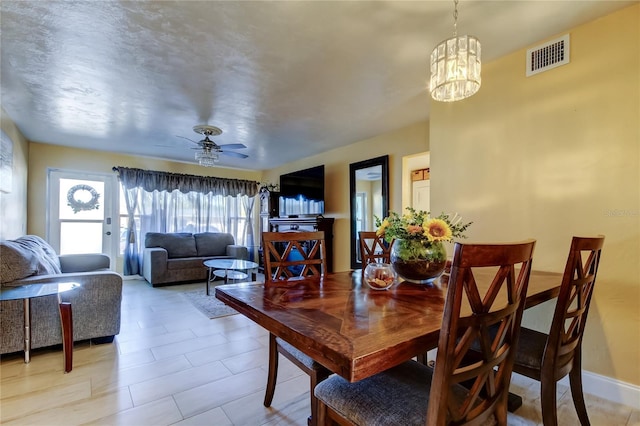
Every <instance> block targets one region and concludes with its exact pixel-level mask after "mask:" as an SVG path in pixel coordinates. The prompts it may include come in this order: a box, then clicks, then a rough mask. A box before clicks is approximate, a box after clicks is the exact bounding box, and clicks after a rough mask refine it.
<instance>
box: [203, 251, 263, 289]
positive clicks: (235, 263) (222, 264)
mask: <svg viewBox="0 0 640 426" xmlns="http://www.w3.org/2000/svg"><path fill="white" fill-rule="evenodd" d="M204 266H206V267H207V268H209V278H208V279H207V296H208V295H209V286H210V284H211V282H212V281H213V280H214V279H215V277H220V278H223V279H224V283H225V284H227V282H228V281H229V280H230V279H231V280H238V279H247V278H248V274H246V273H244V272H242V271H249V270H251V269H256V268H258V264H257V263H256V262H252V261H250V260H243V259H210V260H205V261H204ZM252 275H253V279H254V280H255V272H254V273H253V274H252Z"/></svg>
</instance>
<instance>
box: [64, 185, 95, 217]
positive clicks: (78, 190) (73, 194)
mask: <svg viewBox="0 0 640 426" xmlns="http://www.w3.org/2000/svg"><path fill="white" fill-rule="evenodd" d="M83 192H88V193H89V194H90V195H91V199H90V200H89V201H83V199H85V197H81V198H77V195H82V193H83ZM99 198H100V194H98V191H96V190H95V188H94V187H92V186H91V185H84V184H83V185H74V186H72V187H71V189H69V192H67V205H68V206H69V207H71V210H73V212H74V213H78V212H81V211H84V210H93V209H98V208H100V204H98V199H99Z"/></svg>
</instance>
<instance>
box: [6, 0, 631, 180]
mask: <svg viewBox="0 0 640 426" xmlns="http://www.w3.org/2000/svg"><path fill="white" fill-rule="evenodd" d="M632 3H634V2H633V1H626V2H616V1H610V0H605V1H570V0H564V1H464V0H462V1H461V2H460V5H459V23H458V29H459V33H460V34H464V33H469V34H473V35H475V36H477V37H478V38H479V39H480V41H481V43H482V54H483V57H482V59H483V63H485V64H486V63H487V62H489V61H491V60H492V59H496V58H498V57H500V56H503V55H505V54H508V53H511V52H513V51H515V50H517V49H520V48H524V47H529V46H531V45H534V44H536V43H538V42H539V41H540V40H542V39H544V38H546V37H549V36H552V35H555V34H558V33H561V32H563V31H567V30H568V29H570V28H572V27H573V26H575V25H577V24H580V23H584V22H588V21H590V20H592V19H594V18H596V17H598V16H602V15H605V14H607V13H609V12H611V11H614V10H617V9H620V8H622V7H624V6H627V5H630V4H632ZM452 11H453V2H452V1H445V2H441V1H375V2H373V1H371V2H370V1H350V2H347V1H341V2H329V1H287V2H285V1H282V2H236V1H233V2H231V1H230V2H213V1H176V2H171V1H146V2H137V1H136V2H115V1H91V2H90V1H83V2H69V1H64V2H62V1H51V0H49V1H7V0H3V1H2V2H1V3H0V19H1V31H0V43H1V44H0V46H1V58H0V60H1V67H2V68H1V74H0V78H1V88H2V92H1V95H2V97H1V98H0V99H1V102H2V107H3V108H4V110H5V111H6V112H7V114H8V115H9V116H10V117H11V119H12V120H13V121H14V122H15V123H16V124H17V126H18V127H19V129H20V130H21V131H22V133H23V134H24V135H25V136H26V137H27V138H28V139H29V140H32V141H36V142H42V143H52V144H59V145H68V146H74V147H84V148H90V149H97V150H106V151H115V152H122V153H127V154H135V155H146V156H151V157H156V158H166V159H171V160H178V161H189V162H190V161H193V150H191V149H190V148H192V147H193V146H194V145H193V144H191V143H190V142H188V141H186V140H184V139H180V138H178V137H176V136H177V135H180V136H185V137H188V138H191V139H193V140H200V139H201V137H200V135H198V134H196V133H194V132H193V131H192V127H193V126H194V125H197V124H212V125H215V126H218V127H220V128H221V129H222V130H223V131H224V133H223V134H222V135H220V136H217V137H214V138H213V140H214V141H215V142H216V143H218V144H227V143H243V144H245V145H246V146H247V149H245V150H242V151H240V152H243V153H246V154H248V155H249V156H250V157H249V158H248V159H245V160H242V159H238V158H232V157H225V156H222V157H221V161H220V165H221V166H226V167H236V168H245V169H254V170H256V169H268V168H272V167H275V166H278V165H281V164H284V163H287V162H290V161H294V160H296V159H299V158H303V157H306V156H308V155H312V154H316V153H320V152H323V151H326V150H329V149H332V148H335V147H339V146H342V145H347V144H350V143H353V142H355V141H358V140H362V139H365V138H369V137H372V136H375V135H378V134H381V133H384V132H387V131H391V130H394V129H397V128H400V127H403V126H406V125H409V124H412V123H415V122H417V121H420V120H425V119H427V118H428V115H429V105H430V102H431V100H430V97H429V95H428V93H427V91H426V89H425V87H426V82H427V79H428V77H429V71H428V58H429V54H430V53H431V50H432V49H433V47H434V46H435V45H436V44H437V43H438V42H440V41H441V40H443V39H445V38H448V37H450V36H451V34H452V31H453V19H452ZM523 73H524V58H523ZM480 90H482V89H480Z"/></svg>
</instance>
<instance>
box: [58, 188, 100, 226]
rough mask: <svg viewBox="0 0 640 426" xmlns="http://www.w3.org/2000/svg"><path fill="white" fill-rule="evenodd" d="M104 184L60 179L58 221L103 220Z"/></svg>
mask: <svg viewBox="0 0 640 426" xmlns="http://www.w3.org/2000/svg"><path fill="white" fill-rule="evenodd" d="M103 201H104V182H99V181H92V180H78V179H60V216H59V217H60V219H61V220H65V219H72V220H100V221H101V220H103V219H104V202H103Z"/></svg>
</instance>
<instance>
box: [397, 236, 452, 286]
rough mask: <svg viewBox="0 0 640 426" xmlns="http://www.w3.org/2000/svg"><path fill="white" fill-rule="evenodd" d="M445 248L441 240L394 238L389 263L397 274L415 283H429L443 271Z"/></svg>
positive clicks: (445, 258) (445, 260)
mask: <svg viewBox="0 0 640 426" xmlns="http://www.w3.org/2000/svg"><path fill="white" fill-rule="evenodd" d="M446 264H447V250H446V249H445V247H444V245H443V244H442V243H441V242H430V241H429V240H427V239H412V240H403V239H396V240H394V242H393V246H391V265H393V269H394V270H395V271H396V273H397V274H398V276H399V277H400V278H402V279H403V280H405V281H408V282H411V283H416V284H430V283H432V282H433V281H434V280H435V279H436V278H438V277H439V276H440V275H442V273H443V272H444V269H445V266H446Z"/></svg>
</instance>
